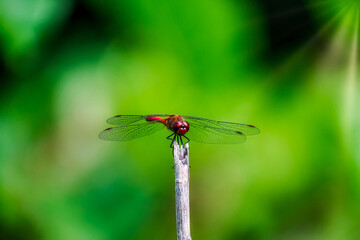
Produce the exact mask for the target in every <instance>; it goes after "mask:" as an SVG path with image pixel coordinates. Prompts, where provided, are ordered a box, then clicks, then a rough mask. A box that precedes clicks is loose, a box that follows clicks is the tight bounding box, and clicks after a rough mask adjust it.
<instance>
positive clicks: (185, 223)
mask: <svg viewBox="0 0 360 240" xmlns="http://www.w3.org/2000/svg"><path fill="white" fill-rule="evenodd" d="M173 155H174V168H175V201H176V230H177V240H191V236H190V203H189V202H190V201H189V179H190V174H189V144H188V143H186V144H185V147H183V146H181V147H180V148H179V144H178V143H177V142H176V141H175V143H174V148H173Z"/></svg>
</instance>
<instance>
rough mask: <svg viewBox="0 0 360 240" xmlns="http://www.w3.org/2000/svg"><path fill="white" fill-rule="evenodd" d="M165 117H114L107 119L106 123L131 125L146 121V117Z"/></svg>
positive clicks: (163, 115) (161, 115)
mask: <svg viewBox="0 0 360 240" xmlns="http://www.w3.org/2000/svg"><path fill="white" fill-rule="evenodd" d="M155 116H159V117H165V116H169V115H167V114H153V115H116V116H114V117H111V118H109V119H108V120H106V122H107V123H109V124H112V125H129V124H132V123H136V122H138V121H141V120H146V118H148V117H155Z"/></svg>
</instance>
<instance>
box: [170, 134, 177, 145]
mask: <svg viewBox="0 0 360 240" xmlns="http://www.w3.org/2000/svg"><path fill="white" fill-rule="evenodd" d="M172 135H174V133H173V134H171V135H170V136H172ZM170 136H169V137H170ZM176 136H177V134H175V136H174V137H173V139H170V138H169V140H172V141H171V144H170V148H173V147H174V142H175V140H176Z"/></svg>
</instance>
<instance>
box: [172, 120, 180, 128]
mask: <svg viewBox="0 0 360 240" xmlns="http://www.w3.org/2000/svg"><path fill="white" fill-rule="evenodd" d="M181 126H182V123H181V122H180V121H176V122H175V123H174V126H173V127H174V128H175V129H178V128H179V127H181Z"/></svg>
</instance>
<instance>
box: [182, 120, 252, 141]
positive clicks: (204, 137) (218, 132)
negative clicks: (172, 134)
mask: <svg viewBox="0 0 360 240" xmlns="http://www.w3.org/2000/svg"><path fill="white" fill-rule="evenodd" d="M185 136H186V137H188V138H189V139H190V141H195V142H201V143H243V142H245V141H246V136H245V135H244V134H242V133H241V132H239V131H234V130H230V129H224V128H214V127H210V126H204V125H199V124H196V123H192V124H191V125H190V129H189V131H188V132H187V133H186V134H185Z"/></svg>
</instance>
